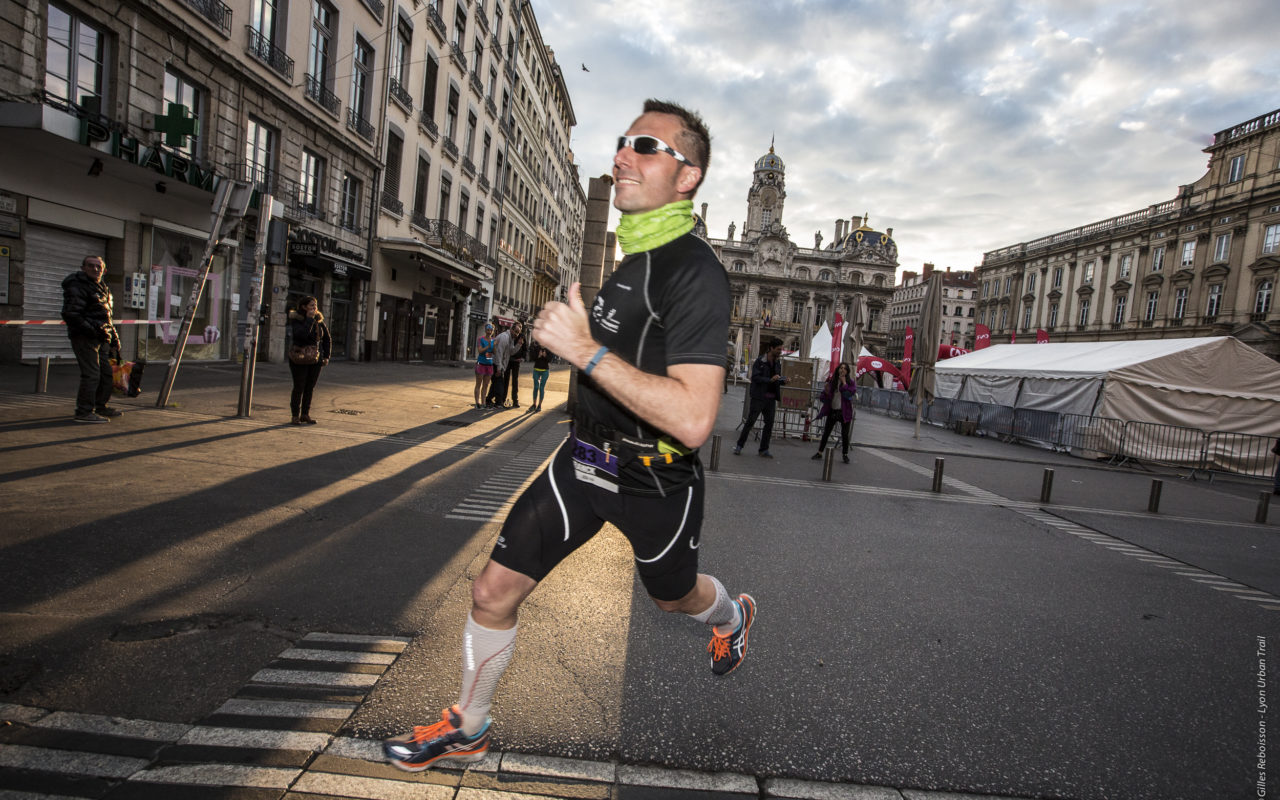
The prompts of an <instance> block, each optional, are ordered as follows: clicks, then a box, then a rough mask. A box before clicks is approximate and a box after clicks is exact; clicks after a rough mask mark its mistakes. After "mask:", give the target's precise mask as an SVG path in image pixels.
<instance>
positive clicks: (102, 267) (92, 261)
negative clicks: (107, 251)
mask: <svg viewBox="0 0 1280 800" xmlns="http://www.w3.org/2000/svg"><path fill="white" fill-rule="evenodd" d="M80 269H82V270H84V274H86V275H88V276H89V277H90V278H93V279H94V280H95V281H100V280H102V275H103V273H105V272H106V271H107V265H106V264H105V263H103V261H102V259H100V258H86V259H85V260H84V263H83V264H82V265H81V266H80Z"/></svg>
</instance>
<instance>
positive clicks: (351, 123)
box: [347, 108, 373, 142]
mask: <svg viewBox="0 0 1280 800" xmlns="http://www.w3.org/2000/svg"><path fill="white" fill-rule="evenodd" d="M347 127H348V128H350V129H351V130H353V131H355V132H356V133H357V134H358V135H359V136H360V138H361V139H364V140H365V141H366V142H372V141H373V124H372V123H370V122H369V120H367V119H365V118H364V117H363V116H361V115H360V112H359V111H356V110H355V109H354V108H348V109H347Z"/></svg>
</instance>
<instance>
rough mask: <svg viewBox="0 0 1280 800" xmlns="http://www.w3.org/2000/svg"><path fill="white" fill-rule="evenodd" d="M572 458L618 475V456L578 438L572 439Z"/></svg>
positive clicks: (614, 475) (615, 475)
mask: <svg viewBox="0 0 1280 800" xmlns="http://www.w3.org/2000/svg"><path fill="white" fill-rule="evenodd" d="M573 460H574V461H576V462H578V463H579V464H585V465H587V466H590V467H595V468H596V469H598V470H600V471H601V472H604V473H607V474H609V475H612V476H613V477H615V478H616V477H618V457H617V456H615V455H610V454H609V453H606V452H605V451H603V450H601V449H600V448H598V447H595V446H593V445H590V444H587V443H586V442H583V441H580V440H578V439H574V440H573Z"/></svg>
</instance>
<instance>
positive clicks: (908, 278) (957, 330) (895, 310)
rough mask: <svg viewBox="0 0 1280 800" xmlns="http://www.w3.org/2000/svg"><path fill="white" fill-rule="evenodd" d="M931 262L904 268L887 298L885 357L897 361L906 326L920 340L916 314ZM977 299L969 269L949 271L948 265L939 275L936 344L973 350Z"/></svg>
mask: <svg viewBox="0 0 1280 800" xmlns="http://www.w3.org/2000/svg"><path fill="white" fill-rule="evenodd" d="M933 271H934V267H933V264H925V265H924V267H923V269H922V270H921V271H920V273H919V274H917V273H916V272H913V271H904V272H903V273H902V276H901V279H900V280H899V283H898V286H897V288H895V289H894V291H893V298H892V299H891V300H890V301H889V313H888V316H889V344H888V347H887V348H886V349H885V352H884V356H885V358H888V359H891V360H894V361H901V360H902V357H903V347H904V342H905V340H906V333H907V328H911V329H912V331H914V332H915V333H916V337H917V338H916V341H920V339H919V332H920V315H921V312H922V311H923V309H924V293H925V289H926V288H927V281H928V279H929V276H930V275H931V274H932V273H933ZM977 299H978V284H977V282H976V281H975V280H974V277H973V273H972V272H970V271H957V272H952V271H951V268H950V267H948V268H947V270H946V272H944V273H943V274H942V328H941V333H940V335H939V336H938V342H937V343H938V344H950V345H954V346H956V347H961V348H964V349H965V350H971V349H973V345H974V335H975V333H976V323H975V317H974V310H975V307H976V305H977Z"/></svg>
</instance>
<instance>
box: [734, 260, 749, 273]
mask: <svg viewBox="0 0 1280 800" xmlns="http://www.w3.org/2000/svg"><path fill="white" fill-rule="evenodd" d="M746 269H747V265H746V264H745V263H743V262H741V261H735V262H733V271H734V272H744V271H746Z"/></svg>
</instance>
